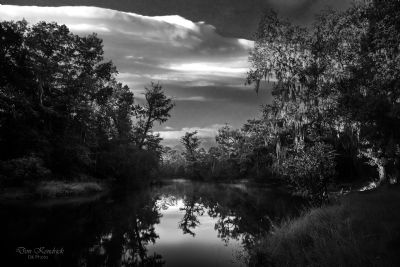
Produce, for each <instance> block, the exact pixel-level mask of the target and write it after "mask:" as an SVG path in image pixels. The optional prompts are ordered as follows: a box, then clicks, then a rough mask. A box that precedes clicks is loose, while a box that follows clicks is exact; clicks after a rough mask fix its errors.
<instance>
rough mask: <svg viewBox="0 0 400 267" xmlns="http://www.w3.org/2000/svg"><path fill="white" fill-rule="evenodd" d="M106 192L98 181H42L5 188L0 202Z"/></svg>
mask: <svg viewBox="0 0 400 267" xmlns="http://www.w3.org/2000/svg"><path fill="white" fill-rule="evenodd" d="M107 190H108V186H107V184H105V183H103V182H99V181H94V180H93V181H76V182H68V181H56V180H54V181H42V182H39V183H35V184H30V185H28V186H22V187H6V188H3V189H2V190H1V191H0V201H18V200H38V199H39V200H40V199H55V198H70V197H81V196H90V195H93V194H98V193H102V192H105V191H107Z"/></svg>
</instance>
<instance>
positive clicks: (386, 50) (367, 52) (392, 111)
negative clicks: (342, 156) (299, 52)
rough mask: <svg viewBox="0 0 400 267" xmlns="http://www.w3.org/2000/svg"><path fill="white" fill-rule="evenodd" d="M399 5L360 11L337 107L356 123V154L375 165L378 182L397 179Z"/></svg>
mask: <svg viewBox="0 0 400 267" xmlns="http://www.w3.org/2000/svg"><path fill="white" fill-rule="evenodd" d="M399 8H400V3H399V1H385V2H382V1H370V2H369V3H367V4H366V5H363V6H359V7H357V8H355V9H353V10H352V12H353V13H356V12H357V13H359V14H360V15H359V16H358V21H359V24H361V23H363V25H364V27H363V31H362V32H361V33H360V34H359V36H360V37H359V39H360V40H361V41H360V49H359V51H358V53H357V55H358V57H357V59H358V60H357V61H356V62H355V64H353V65H352V66H351V67H352V68H351V69H350V72H349V73H350V75H349V77H347V79H344V80H343V81H342V82H341V84H340V85H341V87H340V90H341V93H342V95H341V98H340V100H341V107H342V109H343V110H345V111H346V112H348V113H349V114H350V116H351V119H352V120H354V121H355V122H356V123H358V124H359V125H360V132H359V138H360V152H361V154H362V155H363V156H365V157H366V158H368V159H369V163H370V164H371V165H372V166H376V167H377V170H378V173H379V180H378V184H381V183H386V182H387V176H388V173H389V176H391V177H392V178H393V180H397V178H398V176H399V168H400V166H399V157H400V134H399V131H398V129H399V127H400V112H399V110H400V104H399V103H400V90H399V79H400V71H399V68H398V66H399V63H400V56H399V44H400V39H399V35H400V25H399V18H400V15H399V12H398V10H399Z"/></svg>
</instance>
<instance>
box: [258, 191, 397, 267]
mask: <svg viewBox="0 0 400 267" xmlns="http://www.w3.org/2000/svg"><path fill="white" fill-rule="evenodd" d="M252 262H253V263H252V264H251V265H256V266H268V265H269V266H335V267H337V266H400V188H399V187H398V186H396V187H391V188H379V189H376V190H373V191H368V192H359V193H351V194H349V195H347V196H345V197H343V198H342V199H341V200H340V202H339V203H336V204H334V205H330V206H325V207H321V208H313V209H311V210H309V211H306V212H304V213H303V214H302V215H301V216H300V217H299V218H296V219H291V220H288V221H286V222H284V223H282V224H281V225H279V226H275V227H274V229H273V231H272V232H271V233H270V234H268V235H267V236H266V237H265V238H263V239H262V240H261V241H260V242H259V244H258V246H257V248H256V249H255V251H254V253H253V260H252Z"/></svg>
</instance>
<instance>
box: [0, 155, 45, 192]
mask: <svg viewBox="0 0 400 267" xmlns="http://www.w3.org/2000/svg"><path fill="white" fill-rule="evenodd" d="M0 173H1V175H2V177H3V179H2V180H3V181H2V184H3V185H5V186H15V185H21V184H22V183H23V182H24V181H37V180H40V179H43V178H48V177H49V176H50V174H51V171H50V170H49V169H47V168H46V167H45V166H44V163H43V160H42V159H41V158H39V157H37V156H36V155H29V156H26V157H22V158H16V159H11V160H8V161H3V162H1V163H0Z"/></svg>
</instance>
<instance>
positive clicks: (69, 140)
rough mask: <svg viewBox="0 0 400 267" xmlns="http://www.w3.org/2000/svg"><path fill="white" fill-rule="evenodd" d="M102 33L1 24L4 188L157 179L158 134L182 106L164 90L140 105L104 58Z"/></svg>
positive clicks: (151, 92) (0, 174) (0, 179)
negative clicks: (156, 129) (153, 176)
mask: <svg viewBox="0 0 400 267" xmlns="http://www.w3.org/2000/svg"><path fill="white" fill-rule="evenodd" d="M103 54H104V51H103V44H102V40H101V39H99V38H98V37H97V35H96V34H91V35H87V36H83V37H81V36H78V35H75V34H72V33H71V32H70V31H69V29H68V28H67V27H66V26H65V25H58V24H56V23H47V22H39V23H37V24H35V25H33V26H29V25H28V23H27V22H26V21H15V22H14V21H3V22H1V23H0V183H1V185H21V184H24V183H26V182H35V181H37V180H41V179H46V178H51V179H79V178H80V177H81V178H82V177H96V178H103V179H106V178H113V179H116V180H117V181H119V182H126V181H128V180H135V179H136V178H138V177H142V176H146V175H149V174H151V172H152V170H154V169H155V168H156V167H157V165H158V162H159V159H160V155H161V150H162V146H161V145H160V141H161V138H160V137H159V135H157V134H154V133H153V131H152V129H153V126H154V125H155V123H160V124H161V123H164V122H165V121H166V120H167V119H168V118H169V117H170V111H171V109H172V108H173V106H174V104H173V103H172V100H171V98H169V97H167V96H166V94H165V93H164V91H163V89H162V86H161V85H160V84H155V83H151V85H150V86H149V87H148V88H146V89H145V93H144V96H145V101H144V104H142V105H139V104H137V103H135V97H134V95H133V93H132V92H131V91H130V89H129V88H128V86H126V85H123V84H121V83H119V82H118V81H117V79H116V76H117V74H118V72H117V69H116V67H115V66H114V64H113V63H112V62H111V61H105V60H104V58H103Z"/></svg>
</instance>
